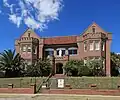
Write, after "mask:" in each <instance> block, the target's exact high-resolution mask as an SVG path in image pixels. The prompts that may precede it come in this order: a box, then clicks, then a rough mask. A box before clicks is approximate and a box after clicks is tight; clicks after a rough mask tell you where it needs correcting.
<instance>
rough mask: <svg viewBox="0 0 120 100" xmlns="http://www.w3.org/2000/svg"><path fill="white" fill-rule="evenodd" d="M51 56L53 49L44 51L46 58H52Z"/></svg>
mask: <svg viewBox="0 0 120 100" xmlns="http://www.w3.org/2000/svg"><path fill="white" fill-rule="evenodd" d="M53 55H54V49H51V48H48V49H45V56H46V57H49V56H53Z"/></svg>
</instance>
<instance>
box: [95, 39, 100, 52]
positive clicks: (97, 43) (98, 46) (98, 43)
mask: <svg viewBox="0 0 120 100" xmlns="http://www.w3.org/2000/svg"><path fill="white" fill-rule="evenodd" d="M95 50H100V41H99V40H96V41H95Z"/></svg>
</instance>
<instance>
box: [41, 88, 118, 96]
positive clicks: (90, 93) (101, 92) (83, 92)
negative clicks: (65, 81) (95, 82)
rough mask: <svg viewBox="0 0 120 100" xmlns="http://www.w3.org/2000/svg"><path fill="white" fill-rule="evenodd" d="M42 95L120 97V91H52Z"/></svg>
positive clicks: (43, 91)
mask: <svg viewBox="0 0 120 100" xmlns="http://www.w3.org/2000/svg"><path fill="white" fill-rule="evenodd" d="M42 93H43V94H82V95H113V96H120V90H96V89H52V90H42Z"/></svg>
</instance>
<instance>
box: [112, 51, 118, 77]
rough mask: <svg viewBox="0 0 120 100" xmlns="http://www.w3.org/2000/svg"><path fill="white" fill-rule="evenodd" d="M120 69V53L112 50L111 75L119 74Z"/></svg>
mask: <svg viewBox="0 0 120 100" xmlns="http://www.w3.org/2000/svg"><path fill="white" fill-rule="evenodd" d="M119 70H120V55H119V54H115V53H114V52H111V75H112V76H118V75H119Z"/></svg>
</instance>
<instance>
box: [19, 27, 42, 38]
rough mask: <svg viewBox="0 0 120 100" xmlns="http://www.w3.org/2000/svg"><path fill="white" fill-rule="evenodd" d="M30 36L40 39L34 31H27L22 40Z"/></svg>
mask: <svg viewBox="0 0 120 100" xmlns="http://www.w3.org/2000/svg"><path fill="white" fill-rule="evenodd" d="M29 36H30V37H34V38H40V37H39V36H38V35H37V34H36V33H35V32H34V31H33V30H32V29H27V30H26V31H25V32H24V33H23V34H22V36H21V37H20V38H22V37H29Z"/></svg>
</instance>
